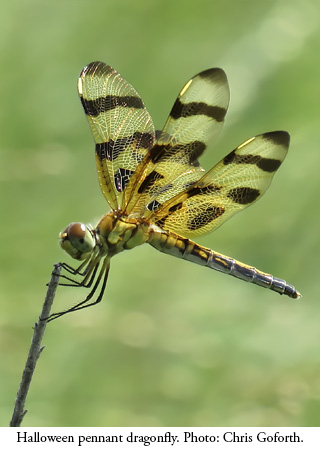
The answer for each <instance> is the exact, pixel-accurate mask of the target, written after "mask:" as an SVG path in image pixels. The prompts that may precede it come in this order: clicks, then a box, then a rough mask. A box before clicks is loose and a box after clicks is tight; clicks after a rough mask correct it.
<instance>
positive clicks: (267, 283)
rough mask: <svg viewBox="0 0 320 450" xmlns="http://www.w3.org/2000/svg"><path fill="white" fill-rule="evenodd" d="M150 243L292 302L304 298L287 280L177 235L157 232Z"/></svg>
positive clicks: (162, 250)
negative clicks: (283, 295)
mask: <svg viewBox="0 0 320 450" xmlns="http://www.w3.org/2000/svg"><path fill="white" fill-rule="evenodd" d="M148 242H149V244H151V245H152V246H153V247H155V248H156V249H157V250H159V251H161V252H163V253H167V254H169V255H172V256H176V257H178V258H182V259H185V260H187V261H190V262H193V263H196V264H200V265H201V266H205V267H209V268H210V269H214V270H218V271H219V272H223V273H226V274H228V275H231V276H233V277H235V278H239V279H240V280H244V281H247V282H249V283H253V284H257V285H258V286H262V287H264V288H267V289H271V290H273V291H275V292H278V293H279V294H285V295H288V296H289V297H291V298H299V297H301V294H300V293H299V292H298V291H297V290H296V288H295V287H294V286H292V285H291V284H289V283H287V282H286V281H285V280H282V279H280V278H276V277H274V276H273V275H271V274H268V273H264V272H262V271H260V270H258V269H256V268H255V267H252V266H248V265H246V264H244V263H241V262H239V261H237V260H235V259H233V258H229V257H228V256H225V255H222V254H221V253H217V252H215V251H214V250H211V249H209V248H206V247H203V246H202V245H199V244H197V243H195V242H193V241H191V240H190V239H187V238H184V237H182V236H179V235H177V234H175V233H171V232H168V231H164V230H160V229H156V228H153V229H152V233H151V235H150V239H149V241H148Z"/></svg>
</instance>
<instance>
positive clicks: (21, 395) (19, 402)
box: [10, 264, 61, 427]
mask: <svg viewBox="0 0 320 450" xmlns="http://www.w3.org/2000/svg"><path fill="white" fill-rule="evenodd" d="M60 272H61V267H60V264H55V265H54V269H53V271H52V274H51V280H50V282H49V284H48V290H47V294H46V298H45V300H44V303H43V307H42V311H41V314H40V317H39V321H38V322H36V323H35V326H34V332H33V337H32V341H31V347H30V350H29V354H28V358H27V362H26V365H25V368H24V371H23V374H22V379H21V383H20V387H19V390H18V393H17V398H16V402H15V405H14V410H13V415H12V418H11V421H10V427H19V426H20V425H21V422H22V420H23V418H24V416H25V414H26V413H27V410H25V409H24V405H25V401H26V398H27V395H28V391H29V387H30V384H31V380H32V376H33V373H34V371H35V368H36V364H37V361H38V358H39V356H40V354H41V352H42V350H43V349H44V347H40V346H41V341H42V338H43V335H44V330H45V328H46V325H47V319H48V317H49V315H50V311H51V306H52V303H53V299H54V296H55V293H56V289H57V286H58V283H59V275H60Z"/></svg>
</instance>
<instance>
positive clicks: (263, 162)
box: [151, 131, 290, 237]
mask: <svg viewBox="0 0 320 450" xmlns="http://www.w3.org/2000/svg"><path fill="white" fill-rule="evenodd" d="M289 140H290V138H289V134H288V133H287V132H285V131H275V132H270V133H265V134H261V135H259V136H256V137H254V138H252V139H249V140H248V141H246V142H244V143H243V144H242V145H240V146H239V147H237V148H236V149H235V150H233V151H232V152H231V153H229V155H227V156H226V157H225V158H223V159H222V161H220V162H219V163H218V164H217V165H216V166H215V167H213V169H211V170H210V171H209V172H208V173H207V174H205V175H204V176H203V177H202V178H200V179H199V180H198V181H197V182H195V183H194V184H193V185H192V186H190V187H189V188H187V189H186V190H185V191H184V192H182V193H180V194H179V195H177V196H176V197H174V198H172V199H171V200H168V201H167V202H166V203H165V204H163V205H162V206H161V207H159V208H158V210H156V211H155V212H154V214H153V216H152V217H151V220H152V221H154V222H155V223H156V224H157V225H158V226H160V227H161V228H163V229H165V230H170V231H173V232H175V233H177V234H181V235H183V236H185V237H193V236H197V235H198V236H199V235H203V234H206V233H208V232H210V231H212V230H213V229H215V228H217V227H219V226H220V225H222V224H223V223H224V222H225V221H226V220H228V219H229V218H230V217H231V216H233V215H234V214H235V213H237V212H238V211H241V210H242V209H244V208H246V207H247V206H249V205H251V204H252V203H254V202H255V201H256V200H258V199H259V198H260V197H261V196H262V195H263V194H264V193H265V191H266V190H267V189H268V187H269V185H270V183H271V181H272V178H273V176H274V174H275V172H276V171H277V169H278V168H279V167H280V165H281V163H282V161H283V160H284V158H285V156H286V154H287V151H288V147H289Z"/></svg>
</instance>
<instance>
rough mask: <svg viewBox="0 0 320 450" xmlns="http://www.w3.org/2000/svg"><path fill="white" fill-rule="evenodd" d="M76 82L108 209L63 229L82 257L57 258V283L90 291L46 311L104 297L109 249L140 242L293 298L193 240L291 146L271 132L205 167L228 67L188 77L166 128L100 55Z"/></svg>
mask: <svg viewBox="0 0 320 450" xmlns="http://www.w3.org/2000/svg"><path fill="white" fill-rule="evenodd" d="M78 92H79V96H80V100H81V103H82V106H83V109H84V112H85V115H86V117H87V120H88V122H89V125H90V128H91V131H92V134H93V137H94V141H95V159H96V166H97V172H98V178H99V183H100V187H101V190H102V193H103V195H104V197H105V199H106V201H107V203H108V205H109V207H110V212H108V213H107V214H105V215H104V216H103V217H102V219H101V220H100V221H99V223H98V224H97V226H96V227H95V228H94V227H91V226H87V225H85V224H83V223H79V222H73V223H71V224H70V225H68V226H67V227H66V228H65V230H64V231H62V232H61V233H60V245H61V247H62V249H63V250H65V251H66V252H67V253H68V254H69V255H70V256H71V257H72V258H74V259H76V260H79V261H81V263H80V265H79V266H77V267H73V266H71V265H69V264H66V263H62V264H61V265H62V267H63V268H64V270H65V273H66V274H65V275H61V276H62V277H63V278H64V279H65V281H66V282H65V283H61V284H64V285H68V286H80V287H86V288H89V289H90V292H89V294H88V295H87V297H86V298H85V299H84V300H82V301H81V302H80V303H78V304H76V305H75V306H73V307H71V308H69V309H68V310H66V311H63V312H60V313H54V314H52V315H51V316H50V318H49V320H53V319H55V318H57V317H60V316H61V315H64V314H66V313H69V312H73V311H76V310H80V309H83V308H87V307H89V306H92V305H94V304H97V303H99V302H100V301H101V299H102V297H103V294H104V291H105V287H106V284H107V279H108V274H109V269H110V260H111V258H112V257H113V256H115V255H117V254H118V253H120V252H122V251H125V250H131V249H133V248H134V247H137V246H139V245H142V244H144V243H148V244H150V245H151V246H152V247H154V248H155V249H157V250H159V251H160V252H163V253H166V254H168V255H171V256H175V257H177V258H182V259H184V260H187V261H191V262H193V263H196V264H200V265H202V266H205V267H209V268H210V269H214V270H217V271H219V272H223V273H226V274H228V275H231V276H233V277H236V278H239V279H241V280H244V281H248V282H251V283H253V284H256V285H258V286H261V287H264V288H268V289H271V290H272V291H275V292H277V293H279V294H284V295H287V296H288V297H291V298H293V299H297V298H299V297H300V296H301V294H300V293H299V292H298V291H297V290H296V288H295V287H294V286H292V285H291V284H289V283H287V282H286V281H285V280H283V279H280V278H277V277H274V276H273V275H271V274H268V273H264V272H262V271H260V270H258V269H256V268H254V267H252V266H249V265H247V264H244V263H242V262H240V261H237V260H235V259H234V258H231V257H227V256H224V255H222V254H220V253H218V252H216V251H214V250H211V249H210V248H206V247H204V246H202V245H199V244H197V243H196V242H194V241H193V240H191V238H194V237H197V236H202V235H204V234H206V233H209V232H211V231H213V230H215V229H217V228H218V227H219V226H220V225H222V224H223V223H224V222H226V220H228V219H229V218H230V217H232V216H233V215H234V214H236V213H237V212H239V211H242V210H243V209H245V208H246V207H248V206H249V205H251V204H252V203H254V202H256V201H257V200H258V199H259V198H260V197H261V196H262V195H263V194H264V193H265V191H266V190H267V188H268V187H269V185H270V183H271V180H272V178H273V176H274V174H275V172H276V171H277V170H278V168H279V167H280V165H281V164H282V162H283V160H284V158H285V157H286V154H287V152H288V148H289V140H290V137H289V134H288V133H287V132H286V131H273V132H267V133H264V134H260V135H257V136H255V137H253V138H251V139H248V140H247V141H245V142H244V143H242V144H241V145H239V146H238V147H237V148H235V149H234V150H233V151H232V152H231V153H229V154H228V155H227V156H225V157H224V158H223V159H222V160H221V161H220V162H219V163H218V164H216V165H215V166H214V167H213V168H212V169H211V170H209V171H208V172H206V171H205V170H204V169H203V168H202V167H201V165H200V163H199V158H200V157H201V155H202V154H203V152H204V151H205V150H206V148H207V147H208V146H209V145H210V144H211V142H212V141H213V140H214V139H215V138H216V136H217V135H218V134H219V132H220V130H221V127H222V125H223V122H224V118H225V115H226V112H227V108H228V104H229V86H228V80H227V76H226V74H225V72H224V71H223V70H222V69H220V68H213V69H208V70H204V71H203V72H200V73H199V74H197V75H195V76H194V77H193V78H191V79H190V80H189V81H188V82H187V83H186V84H185V85H184V87H183V88H182V90H181V91H180V93H179V95H178V97H177V100H176V101H175V103H174V105H173V107H172V109H171V112H170V114H169V117H168V119H167V121H166V123H165V125H164V127H163V129H162V131H156V130H155V127H154V124H153V121H152V118H151V116H150V114H149V113H148V111H147V109H146V107H145V105H144V103H143V101H142V99H141V97H140V95H139V94H138V93H137V91H136V90H135V89H134V88H133V87H132V86H131V85H130V84H129V83H128V82H127V81H126V80H125V79H124V78H123V77H122V76H121V75H120V74H119V73H118V72H117V71H116V70H114V69H113V68H112V67H110V66H109V65H107V64H105V63H103V62H100V61H97V62H92V63H91V64H89V65H87V66H86V67H84V69H83V70H82V72H81V74H80V77H79V80H78ZM79 280H80V281H79Z"/></svg>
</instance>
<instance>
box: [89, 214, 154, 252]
mask: <svg viewBox="0 0 320 450" xmlns="http://www.w3.org/2000/svg"><path fill="white" fill-rule="evenodd" d="M95 233H96V236H97V237H99V242H100V245H101V250H102V251H103V253H104V254H108V255H109V256H113V255H116V254H117V253H120V252H122V251H123V250H130V249H131V248H134V247H137V246H138V245H141V244H144V243H145V242H147V241H148V239H149V223H148V222H147V221H146V220H144V219H142V218H139V219H137V218H132V217H128V216H127V215H125V214H123V213H121V212H110V213H108V214H106V215H105V216H104V217H103V218H102V219H101V220H100V222H99V223H98V225H97V227H96V229H95Z"/></svg>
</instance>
